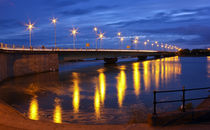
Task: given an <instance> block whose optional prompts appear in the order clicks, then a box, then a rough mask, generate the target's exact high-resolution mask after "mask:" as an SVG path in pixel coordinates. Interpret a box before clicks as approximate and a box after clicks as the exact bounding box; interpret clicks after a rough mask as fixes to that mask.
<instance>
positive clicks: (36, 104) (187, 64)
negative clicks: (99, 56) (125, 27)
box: [0, 57, 210, 124]
mask: <svg viewBox="0 0 210 130" xmlns="http://www.w3.org/2000/svg"><path fill="white" fill-rule="evenodd" d="M183 85H184V86H185V87H186V88H197V87H209V86H210V57H199V58H191V57H183V58H179V57H171V58H164V59H158V60H148V61H143V62H136V59H127V60H121V61H120V62H119V63H117V64H115V65H104V64H103V61H87V62H77V63H67V64H63V65H61V66H60V72H50V73H42V74H38V75H32V76H26V77H20V78H15V79H12V80H10V81H7V82H5V83H3V84H2V85H1V87H0V98H1V99H3V100H4V101H5V102H7V103H8V104H10V105H11V106H13V107H14V108H16V109H17V110H18V111H20V112H22V113H24V114H25V115H26V116H28V117H29V118H30V119H33V120H50V121H52V122H56V123H62V122H68V123H80V124H118V123H127V122H129V121H131V120H133V119H134V118H136V117H138V121H139V122H144V121H145V120H146V117H147V114H148V113H152V110H153V104H152V102H153V90H170V89H181V88H182V86H183ZM208 94H209V93H208V92H206V91H202V93H201V91H196V92H189V93H187V94H186V96H187V97H188V98H190V97H196V96H198V97H199V96H207V95H208ZM181 95H182V94H181V93H173V94H160V95H158V100H159V101H163V100H170V99H180V98H181ZM192 103H193V105H194V106H196V105H197V104H199V103H200V101H196V102H192ZM180 105H181V103H170V104H164V105H158V106H157V110H158V112H163V111H171V110H177V109H178V107H180Z"/></svg>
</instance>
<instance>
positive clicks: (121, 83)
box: [116, 66, 127, 107]
mask: <svg viewBox="0 0 210 130" xmlns="http://www.w3.org/2000/svg"><path fill="white" fill-rule="evenodd" d="M125 69H126V68H125V66H121V67H120V73H119V74H118V76H117V77H116V78H117V93H118V104H119V107H122V106H123V100H124V97H125V91H126V88H127V84H126V74H125Z"/></svg>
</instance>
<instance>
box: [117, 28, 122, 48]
mask: <svg viewBox="0 0 210 130" xmlns="http://www.w3.org/2000/svg"><path fill="white" fill-rule="evenodd" d="M121 34H122V33H121V32H118V33H117V36H118V38H119V46H120V48H121Z"/></svg>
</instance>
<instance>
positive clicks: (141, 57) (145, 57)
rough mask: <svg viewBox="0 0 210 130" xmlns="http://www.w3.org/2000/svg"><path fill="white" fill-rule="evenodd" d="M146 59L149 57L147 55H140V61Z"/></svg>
mask: <svg viewBox="0 0 210 130" xmlns="http://www.w3.org/2000/svg"><path fill="white" fill-rule="evenodd" d="M146 59H147V56H138V60H139V61H142V60H146Z"/></svg>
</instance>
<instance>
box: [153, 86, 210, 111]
mask: <svg viewBox="0 0 210 130" xmlns="http://www.w3.org/2000/svg"><path fill="white" fill-rule="evenodd" d="M204 89H210V87H205V88H192V89H185V88H184V86H183V87H182V90H166V91H154V92H153V94H154V99H153V105H154V106H153V107H154V108H153V110H154V111H153V115H156V114H157V112H156V105H157V104H161V103H172V102H182V107H183V108H182V111H183V112H185V102H186V101H193V100H201V99H208V98H210V97H209V96H208V97H199V98H190V99H185V92H186V91H197V90H204ZM172 92H182V99H179V100H168V101H157V99H156V97H157V93H172ZM208 92H210V91H208Z"/></svg>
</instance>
